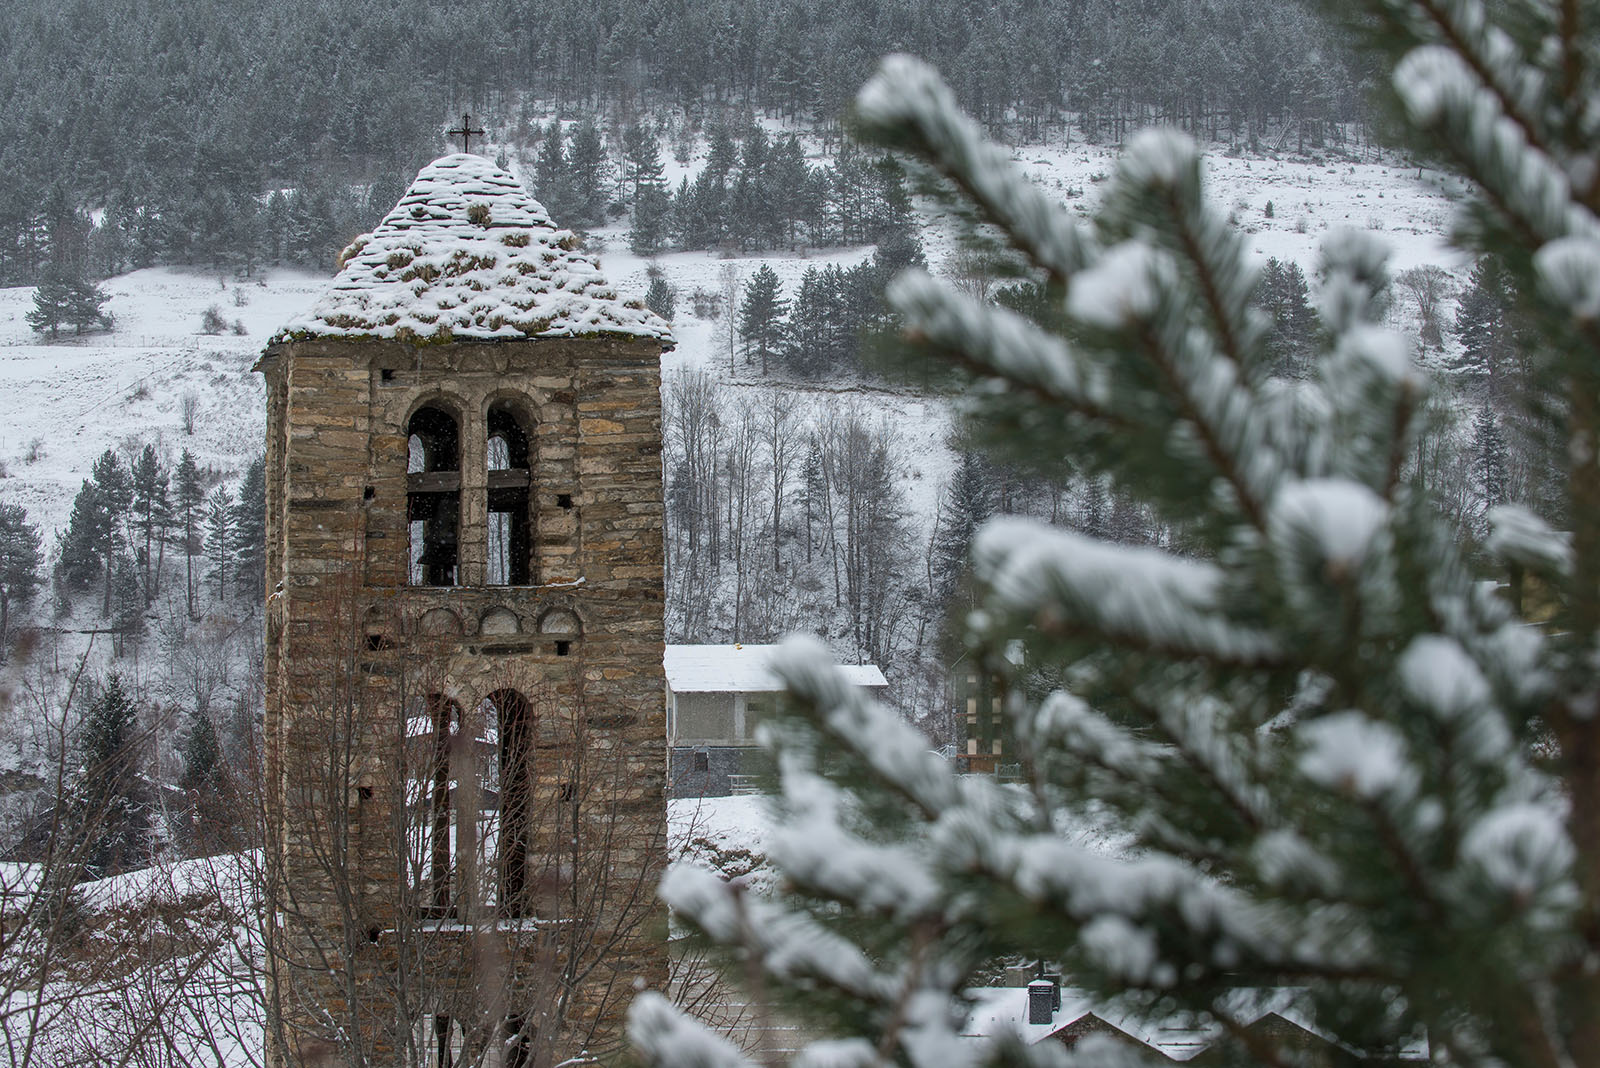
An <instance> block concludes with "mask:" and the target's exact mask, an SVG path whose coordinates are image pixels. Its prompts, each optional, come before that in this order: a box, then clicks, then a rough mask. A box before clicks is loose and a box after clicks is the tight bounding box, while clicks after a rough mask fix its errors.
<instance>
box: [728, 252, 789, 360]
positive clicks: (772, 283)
mask: <svg viewBox="0 0 1600 1068" xmlns="http://www.w3.org/2000/svg"><path fill="white" fill-rule="evenodd" d="M782 293H783V283H782V282H780V281H778V272H776V271H774V270H773V269H772V267H771V266H770V265H769V264H765V263H763V264H762V265H761V267H760V269H758V270H757V271H756V273H755V274H753V275H751V276H750V281H748V282H746V283H745V286H744V301H743V302H742V303H741V304H740V305H739V337H740V339H741V340H743V342H744V351H745V355H746V356H748V357H751V358H753V359H754V358H759V359H760V361H761V373H762V374H766V373H767V358H768V357H769V356H772V355H774V354H775V353H776V352H777V351H778V348H779V346H780V344H781V343H782V340H783V317H784V316H785V315H786V314H787V313H788V310H789V302H788V301H786V300H784V299H783V297H782Z"/></svg>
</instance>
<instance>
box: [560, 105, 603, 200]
mask: <svg viewBox="0 0 1600 1068" xmlns="http://www.w3.org/2000/svg"><path fill="white" fill-rule="evenodd" d="M567 169H568V173H569V174H570V175H571V177H572V200H573V219H574V221H575V222H576V223H577V224H578V225H580V226H598V225H600V224H601V223H603V222H605V215H606V192H605V190H606V150H605V144H604V143H603V142H602V141H601V140H600V130H599V128H598V127H596V126H595V124H594V121H593V120H592V119H585V120H584V121H583V122H582V123H580V124H579V126H578V128H577V129H576V130H574V131H573V132H572V148H571V151H570V152H569V153H568V155H567Z"/></svg>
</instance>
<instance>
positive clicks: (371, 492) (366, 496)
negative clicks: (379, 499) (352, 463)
mask: <svg viewBox="0 0 1600 1068" xmlns="http://www.w3.org/2000/svg"><path fill="white" fill-rule="evenodd" d="M377 495H378V491H377V490H375V489H373V488H372V487H371V486H368V487H366V488H365V489H363V490H362V491H361V499H362V500H364V501H370V500H372V498H374V497H376V496H377Z"/></svg>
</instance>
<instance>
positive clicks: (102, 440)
mask: <svg viewBox="0 0 1600 1068" xmlns="http://www.w3.org/2000/svg"><path fill="white" fill-rule="evenodd" d="M326 284H327V280H326V279H324V278H320V277H316V276H313V275H308V274H303V273H299V272H291V271H270V272H267V273H266V274H264V275H262V276H261V277H260V278H259V279H256V280H252V281H249V282H242V283H236V282H234V281H232V280H228V281H225V282H224V281H222V280H219V278H218V277H217V276H216V275H215V274H204V273H200V272H191V271H184V270H176V269H171V268H151V269H149V270H143V271H135V272H133V273H131V274H125V275H122V276H120V277H117V278H112V279H109V280H107V281H106V282H105V283H104V285H103V288H104V289H105V290H106V292H108V293H110V294H111V301H110V303H109V304H107V305H106V308H107V310H108V311H110V312H111V314H112V315H113V316H115V319H116V327H115V329H114V330H113V331H112V332H110V333H109V334H95V335H90V336H87V337H84V338H74V337H71V336H70V335H63V336H62V338H61V339H60V340H57V341H53V342H52V341H48V340H45V339H41V338H40V337H39V335H37V334H35V333H34V332H33V331H32V330H31V329H30V328H29V327H28V324H27V321H26V320H25V318H24V316H25V315H26V314H27V312H28V310H29V309H30V308H31V307H32V306H33V290H32V289H29V288H16V289H0V465H4V477H3V478H0V500H4V501H6V502H9V503H15V504H20V505H22V506H23V507H25V508H26V509H27V510H28V516H29V519H30V520H31V521H32V522H34V523H37V524H39V526H40V527H41V528H42V529H43V530H45V531H46V532H48V531H50V530H52V529H56V528H59V527H61V526H63V525H65V523H66V520H67V516H68V515H69V514H70V512H71V509H72V498H73V496H74V495H75V494H76V493H77V491H78V487H79V486H80V485H81V483H82V481H83V479H84V478H86V477H87V476H88V474H89V468H90V466H91V465H92V464H93V463H94V460H95V458H96V457H97V456H99V455H100V454H101V453H102V452H104V451H105V450H106V449H108V448H121V447H124V446H127V445H131V444H135V443H140V442H144V441H153V442H155V443H156V445H157V447H158V448H160V449H161V450H162V451H164V452H167V453H170V454H171V457H172V458H173V459H176V457H177V456H178V455H179V454H180V453H181V451H182V450H184V449H188V450H190V451H191V452H193V453H194V455H195V459H196V461H197V462H198V463H199V464H200V465H201V467H210V468H213V469H215V470H216V471H217V472H219V473H220V474H222V475H224V476H225V477H229V478H232V477H235V476H236V475H237V474H238V473H239V472H241V471H242V470H243V468H244V467H245V466H246V465H247V464H249V462H250V460H251V459H252V458H253V457H254V456H255V455H256V453H258V452H260V451H261V449H262V447H263V442H264V435H265V408H264V396H265V393H264V390H263V387H262V382H261V378H260V376H259V375H254V374H252V373H251V372H250V365H251V364H252V363H254V362H255V358H256V357H257V356H258V355H259V354H260V349H261V344H262V342H263V341H264V340H265V339H266V338H267V337H268V336H269V335H270V334H271V333H272V331H274V330H275V329H277V327H278V325H279V324H280V323H282V322H283V321H284V320H285V319H286V318H288V317H289V316H290V315H292V314H293V313H295V312H297V311H299V310H300V309H302V308H303V307H304V306H305V305H306V304H308V303H309V302H310V301H311V300H312V299H314V298H315V296H316V294H317V293H319V292H320V291H321V290H322V288H323V287H324V286H325V285H326ZM239 301H242V302H243V303H237V302H239ZM212 306H215V307H216V308H217V309H218V310H219V311H220V312H221V314H222V315H223V317H224V318H225V319H226V320H227V321H228V322H229V323H230V324H232V323H234V322H238V323H239V324H241V325H242V326H243V327H244V329H245V333H244V334H243V335H235V334H233V333H231V332H230V333H226V334H221V335H216V336H207V335H202V334H199V333H196V331H197V330H198V329H199V327H200V319H201V316H202V315H203V314H204V313H205V311H206V309H207V308H210V307H212ZM188 393H192V394H193V395H194V397H195V398H196V404H197V407H196V412H195V420H194V433H193V434H188V433H186V432H185V431H184V427H183V406H184V395H185V394H188ZM47 544H48V542H47Z"/></svg>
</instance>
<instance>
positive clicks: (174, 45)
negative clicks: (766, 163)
mask: <svg viewBox="0 0 1600 1068" xmlns="http://www.w3.org/2000/svg"><path fill="white" fill-rule="evenodd" d="M891 50H903V51H910V52H915V53H917V54H920V55H923V56H926V57H927V58H929V59H931V60H933V61H934V62H936V63H937V64H939V65H940V66H941V67H943V68H944V69H945V70H946V71H948V72H949V74H950V76H951V78H952V80H953V81H954V83H955V84H956V86H957V88H958V91H959V92H960V93H961V95H962V96H963V98H964V101H965V102H966V104H967V106H968V107H969V108H971V109H972V110H973V111H974V113H975V114H977V115H979V116H980V117H982V118H984V119H985V120H986V121H989V122H990V123H993V124H995V125H996V126H997V127H999V128H1001V130H1002V132H1004V133H1005V134H1006V135H1008V136H1011V137H1013V138H1018V139H1027V138H1031V137H1035V136H1039V135H1042V134H1043V133H1044V132H1046V131H1047V130H1049V129H1051V128H1052V127H1056V126H1059V125H1060V124H1062V123H1063V122H1066V121H1067V120H1068V119H1069V117H1071V118H1072V120H1073V121H1074V122H1075V124H1076V125H1075V129H1077V130H1079V131H1081V132H1082V133H1083V134H1085V135H1087V136H1091V137H1095V138H1098V139H1120V138H1121V137H1122V136H1123V135H1125V134H1126V133H1127V132H1128V130H1129V129H1131V128H1132V126H1134V125H1138V124H1144V123H1148V122H1152V121H1164V122H1173V123H1177V124H1179V125H1183V126H1186V127H1188V128H1191V129H1195V130H1198V131H1199V132H1201V133H1203V134H1205V135H1207V136H1210V137H1215V138H1223V139H1227V140H1230V141H1231V140H1242V141H1249V140H1250V139H1252V138H1256V139H1258V140H1259V139H1260V138H1262V137H1267V138H1270V139H1271V141H1272V142H1273V143H1276V142H1278V141H1280V140H1282V141H1284V142H1285V143H1288V144H1291V145H1293V146H1295V147H1305V146H1306V145H1308V144H1309V145H1316V144H1319V143H1321V142H1322V141H1323V140H1324V139H1325V138H1341V137H1343V136H1344V135H1345V132H1346V130H1347V126H1346V125H1345V124H1348V123H1351V122H1358V121H1359V120H1360V119H1361V117H1362V109H1361V106H1360V93H1359V92H1358V89H1357V86H1358V82H1359V79H1358V77H1357V76H1356V75H1354V74H1352V73H1351V71H1350V69H1349V63H1348V62H1347V59H1346V58H1345V53H1344V52H1343V51H1342V49H1341V48H1340V47H1339V45H1338V43H1337V42H1336V40H1335V39H1334V38H1333V37H1332V36H1331V35H1330V34H1329V32H1328V31H1327V30H1326V29H1324V28H1321V27H1318V26H1316V25H1315V24H1314V23H1313V22H1312V20H1311V19H1310V17H1309V16H1308V14H1307V13H1306V12H1305V11H1304V10H1302V7H1301V5H1300V4H1299V3H1298V2H1289V3H1283V4H1276V5H1271V6H1270V7H1263V6H1261V5H1257V4H1252V3H1248V2H1246V0H1207V2H1205V3H1201V2H1199V0H1146V2H1140V3H1114V2H1112V0H1007V2H1005V3H999V4H993V5H990V4H974V3H966V2H957V0H928V2H921V3H908V2H905V0H848V2H846V0H825V2H822V3H810V2H807V0H778V2H776V3H762V4H757V3H751V2H749V0H708V2H703V3H699V2H697V3H687V2H684V0H675V2H669V3H645V2H643V0H596V2H589V0H551V2H540V3H534V2H532V0H462V2H460V3H454V4H449V5H442V4H437V3H433V2H429V0H397V2H381V3H380V2H377V0H350V2H344V0H340V2H337V3H336V2H332V0H308V2H295V3H284V2H278V3H265V4H249V3H243V2H241V0H175V2H172V3H152V2H149V0H68V2H65V3H56V2H46V0H14V2H13V3H11V4H10V5H8V8H7V13H6V16H5V19H4V20H3V22H0V100H4V101H5V102H6V106H5V108H4V110H3V111H0V285H17V284H29V283H32V282H35V281H37V278H38V275H39V273H40V272H41V271H42V270H43V268H44V267H45V265H46V264H47V263H49V262H50V261H51V260H52V259H53V258H63V259H73V260H82V261H85V266H86V269H87V270H88V271H89V272H90V273H92V274H97V275H101V276H105V275H110V274H115V273H120V272H121V271H124V270H127V269H128V268H130V267H141V266H149V265H152V264H160V263H186V264H206V265H212V264H218V263H228V264H229V265H230V266H238V267H240V268H242V269H245V270H251V269H254V268H255V267H256V266H258V265H259V264H260V262H294V263H299V264H303V265H311V266H315V267H318V268H320V269H326V268H327V267H328V265H329V264H330V262H331V258H332V256H333V255H334V254H335V253H336V252H337V250H338V248H339V247H340V245H341V243H342V241H343V240H344V239H347V238H348V237H351V236H354V234H356V233H358V232H360V231H361V230H363V229H365V228H367V227H369V226H370V225H371V223H372V222H373V221H375V219H376V217H377V215H378V213H380V212H381V211H382V210H384V209H386V208H387V206H388V205H389V204H392V203H393V200H394V197H395V196H396V195H398V193H399V191H400V183H402V182H403V181H404V179H406V178H407V177H409V176H410V175H411V174H412V173H414V172H415V170H416V168H417V167H418V166H420V165H421V164H422V163H424V162H426V160H427V159H429V158H431V157H432V156H433V155H436V154H437V153H438V152H439V151H440V150H442V149H443V148H444V140H443V138H442V130H443V128H444V126H445V121H446V119H447V117H452V116H459V114H460V113H461V112H462V111H463V110H467V109H471V110H472V111H473V113H474V114H475V115H477V116H479V117H481V118H483V119H485V120H486V123H487V125H488V126H489V128H490V131H491V136H492V137H494V138H495V139H497V140H498V141H500V142H502V143H513V142H514V143H522V144H526V143H530V142H532V141H536V140H537V139H538V131H537V130H535V129H534V128H533V126H532V124H533V123H534V122H536V121H537V120H538V118H539V116H540V115H541V114H547V113H548V109H549V108H550V107H552V106H553V107H556V108H559V109H561V110H562V111H563V113H564V114H565V115H567V116H568V117H569V118H577V117H582V116H595V117H597V118H599V120H600V122H599V125H600V127H601V128H602V129H603V130H604V131H605V134H606V136H607V137H608V138H609V139H611V141H612V143H613V149H614V154H620V153H619V152H616V151H615V142H616V141H617V140H618V139H620V137H621V135H622V132H623V130H624V128H626V127H627V126H631V125H636V124H639V123H645V124H651V123H653V121H654V120H656V119H660V120H662V122H661V123H658V124H657V125H667V124H671V123H676V124H680V125H682V126H686V127H690V128H700V127H702V126H703V125H704V124H707V123H710V122H734V123H740V124H742V123H744V122H746V121H747V120H748V117H749V116H750V115H751V114H753V113H754V112H757V111H761V112H767V113H771V114H775V115H783V116H786V117H793V118H801V119H806V120H809V121H811V122H813V123H817V124H819V125H820V126H821V127H822V128H825V129H826V128H830V127H834V126H835V124H836V123H837V121H838V119H839V118H840V116H841V115H842V113H843V111H844V105H845V101H846V100H847V99H848V97H849V94H850V93H852V92H853V91H854V89H855V87H856V86H857V85H858V84H859V83H860V81H861V79H862V78H863V77H864V76H865V75H866V72H867V71H868V70H869V69H870V67H871V65H872V63H873V62H875V61H876V59H877V58H878V57H879V56H880V55H882V54H883V53H884V52H886V51H891ZM273 192H277V193H279V196H278V197H277V198H273V197H272V196H271V195H270V194H271V193H273ZM91 221H92V222H94V223H98V224H99V225H98V227H91V225H90V223H91Z"/></svg>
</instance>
